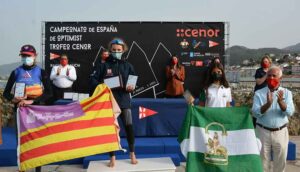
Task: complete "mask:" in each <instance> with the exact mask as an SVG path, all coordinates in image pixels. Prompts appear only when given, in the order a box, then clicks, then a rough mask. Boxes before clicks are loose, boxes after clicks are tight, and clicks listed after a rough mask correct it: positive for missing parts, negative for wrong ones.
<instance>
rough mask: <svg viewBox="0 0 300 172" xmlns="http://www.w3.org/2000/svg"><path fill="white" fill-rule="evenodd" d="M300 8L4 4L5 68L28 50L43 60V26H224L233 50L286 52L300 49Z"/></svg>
mask: <svg viewBox="0 0 300 172" xmlns="http://www.w3.org/2000/svg"><path fill="white" fill-rule="evenodd" d="M299 7H300V1H299V0H248V1H243V0H148V1H145V0H126V1H125V0H106V1H104V0H26V1H24V0H1V1H0V51H1V57H0V65H2V64H8V63H13V62H18V61H20V58H19V57H18V55H19V51H20V47H21V46H22V45H24V44H32V45H34V46H35V47H36V49H37V51H38V52H39V53H40V54H41V42H42V41H41V40H42V32H41V31H42V22H43V21H180V22H181V21H196V22H197V21H198V22H202V21H205V22H210V21H212V22H213V21H217V22H219V21H221V22H229V23H230V32H229V33H230V39H229V43H230V46H233V45H242V46H245V47H248V48H263V47H276V48H284V47H287V46H290V45H295V44H297V43H300V34H299V31H300V13H299V11H300V9H299ZM39 58H40V57H39ZM39 60H40V59H39Z"/></svg>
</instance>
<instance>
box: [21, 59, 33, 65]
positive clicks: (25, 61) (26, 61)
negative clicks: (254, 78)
mask: <svg viewBox="0 0 300 172" xmlns="http://www.w3.org/2000/svg"><path fill="white" fill-rule="evenodd" d="M22 63H23V64H24V65H25V66H31V65H33V63H34V58H33V57H22Z"/></svg>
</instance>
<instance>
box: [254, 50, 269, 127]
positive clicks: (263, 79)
mask: <svg viewBox="0 0 300 172" xmlns="http://www.w3.org/2000/svg"><path fill="white" fill-rule="evenodd" d="M271 64H272V59H271V58H270V57H269V56H268V55H265V56H263V58H262V59H261V62H260V65H261V67H260V68H258V69H257V70H256V72H255V75H254V77H255V87H254V92H255V91H257V90H259V89H262V88H264V87H266V86H267V71H268V70H269V68H270V66H271ZM252 121H253V126H254V127H256V118H255V117H252Z"/></svg>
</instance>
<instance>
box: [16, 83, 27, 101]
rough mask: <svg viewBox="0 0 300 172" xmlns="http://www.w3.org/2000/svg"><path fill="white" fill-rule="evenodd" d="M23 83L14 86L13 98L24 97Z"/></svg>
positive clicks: (24, 86)
mask: <svg viewBox="0 0 300 172" xmlns="http://www.w3.org/2000/svg"><path fill="white" fill-rule="evenodd" d="M25 88H26V85H25V83H19V82H18V83H16V85H15V94H14V96H15V97H25Z"/></svg>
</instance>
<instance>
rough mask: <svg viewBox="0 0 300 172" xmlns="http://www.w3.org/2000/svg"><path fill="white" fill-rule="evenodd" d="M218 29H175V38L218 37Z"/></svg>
mask: <svg viewBox="0 0 300 172" xmlns="http://www.w3.org/2000/svg"><path fill="white" fill-rule="evenodd" d="M219 34H220V29H176V36H177V37H188V38H189V37H193V38H197V37H203V38H206V37H210V38H212V37H218V36H219Z"/></svg>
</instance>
